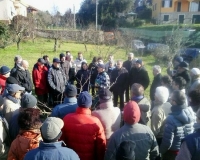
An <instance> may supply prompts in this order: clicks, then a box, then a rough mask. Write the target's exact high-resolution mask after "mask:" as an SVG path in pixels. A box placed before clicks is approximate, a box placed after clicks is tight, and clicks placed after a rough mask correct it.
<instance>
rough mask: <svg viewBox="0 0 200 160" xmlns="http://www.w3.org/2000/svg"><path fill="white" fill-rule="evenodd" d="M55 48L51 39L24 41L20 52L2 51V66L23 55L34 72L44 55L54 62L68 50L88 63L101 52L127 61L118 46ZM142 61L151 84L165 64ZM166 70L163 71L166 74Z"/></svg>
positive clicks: (148, 58) (13, 48) (14, 49)
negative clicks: (158, 67) (155, 68)
mask: <svg viewBox="0 0 200 160" xmlns="http://www.w3.org/2000/svg"><path fill="white" fill-rule="evenodd" d="M53 46H54V41H53V40H49V39H41V38H38V39H36V41H35V43H33V42H32V41H31V40H26V41H23V42H22V43H21V45H20V50H17V47H16V45H15V44H13V45H11V46H9V47H7V48H5V49H0V65H1V66H2V65H6V66H8V67H10V68H12V67H13V65H14V57H15V55H21V56H22V58H23V59H25V60H28V62H29V71H30V72H31V71H32V68H33V65H34V64H35V63H36V62H37V59H38V58H40V57H42V56H43V55H46V54H47V55H48V56H49V57H50V60H51V61H52V59H53V57H59V54H60V53H61V52H65V51H67V50H69V51H71V53H72V55H73V56H74V59H75V58H76V56H77V53H78V52H79V51H81V52H83V55H84V58H85V59H86V60H87V62H88V63H90V62H91V61H92V58H93V57H94V56H98V55H99V54H98V53H100V52H101V54H102V55H103V56H104V57H105V56H106V55H107V53H113V54H114V57H115V60H117V59H122V60H126V59H127V57H126V51H125V50H124V49H116V46H113V47H108V46H99V48H98V50H99V52H98V51H97V46H95V45H91V44H87V45H86V46H87V51H86V49H85V46H84V45H83V44H78V43H70V42H64V43H63V44H62V45H61V47H60V48H58V50H57V52H53ZM142 60H143V61H144V64H145V68H146V69H147V71H148V73H149V77H150V80H151V83H152V81H153V75H152V67H153V65H155V64H158V65H161V66H164V65H163V64H159V63H158V62H157V60H156V59H155V58H154V57H153V56H151V55H146V56H144V57H142ZM165 70H166V69H163V71H164V73H166V72H165ZM149 88H150V87H148V88H147V90H146V91H145V92H146V93H145V95H146V96H149Z"/></svg>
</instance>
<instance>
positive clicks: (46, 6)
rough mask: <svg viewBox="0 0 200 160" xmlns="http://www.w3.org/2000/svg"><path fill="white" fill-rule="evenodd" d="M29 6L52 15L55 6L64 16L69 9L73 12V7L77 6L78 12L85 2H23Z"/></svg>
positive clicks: (55, 0)
mask: <svg viewBox="0 0 200 160" xmlns="http://www.w3.org/2000/svg"><path fill="white" fill-rule="evenodd" d="M23 1H25V2H26V3H27V4H29V5H32V6H33V7H35V8H38V9H40V10H42V11H46V10H48V11H49V12H50V13H52V12H53V10H54V9H53V8H54V6H55V7H57V8H58V11H60V12H61V14H64V13H65V11H66V10H67V9H68V8H71V9H72V11H73V5H74V6H75V11H76V12H78V10H79V8H80V5H81V2H82V1H83V0H23Z"/></svg>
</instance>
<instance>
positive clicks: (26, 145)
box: [16, 130, 42, 153]
mask: <svg viewBox="0 0 200 160" xmlns="http://www.w3.org/2000/svg"><path fill="white" fill-rule="evenodd" d="M41 140H42V138H41V134H40V131H39V130H28V131H25V130H21V131H20V133H19V134H18V136H17V138H16V143H17V144H18V145H19V149H20V151H21V152H24V153H26V152H27V151H29V150H31V149H34V148H37V147H38V146H39V142H40V141H41Z"/></svg>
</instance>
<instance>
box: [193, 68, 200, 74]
mask: <svg viewBox="0 0 200 160" xmlns="http://www.w3.org/2000/svg"><path fill="white" fill-rule="evenodd" d="M191 72H192V73H193V74H194V75H200V70H199V68H192V69H191Z"/></svg>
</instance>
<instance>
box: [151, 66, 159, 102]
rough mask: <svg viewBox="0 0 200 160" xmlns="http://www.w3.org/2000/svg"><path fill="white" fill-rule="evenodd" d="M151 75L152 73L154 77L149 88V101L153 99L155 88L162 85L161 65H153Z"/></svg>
mask: <svg viewBox="0 0 200 160" xmlns="http://www.w3.org/2000/svg"><path fill="white" fill-rule="evenodd" d="M153 75H154V79H153V82H152V84H151V88H150V99H151V101H154V100H155V98H154V95H155V90H156V88H157V87H159V86H161V85H162V84H161V79H162V75H161V67H160V66H159V65H155V66H153Z"/></svg>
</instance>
